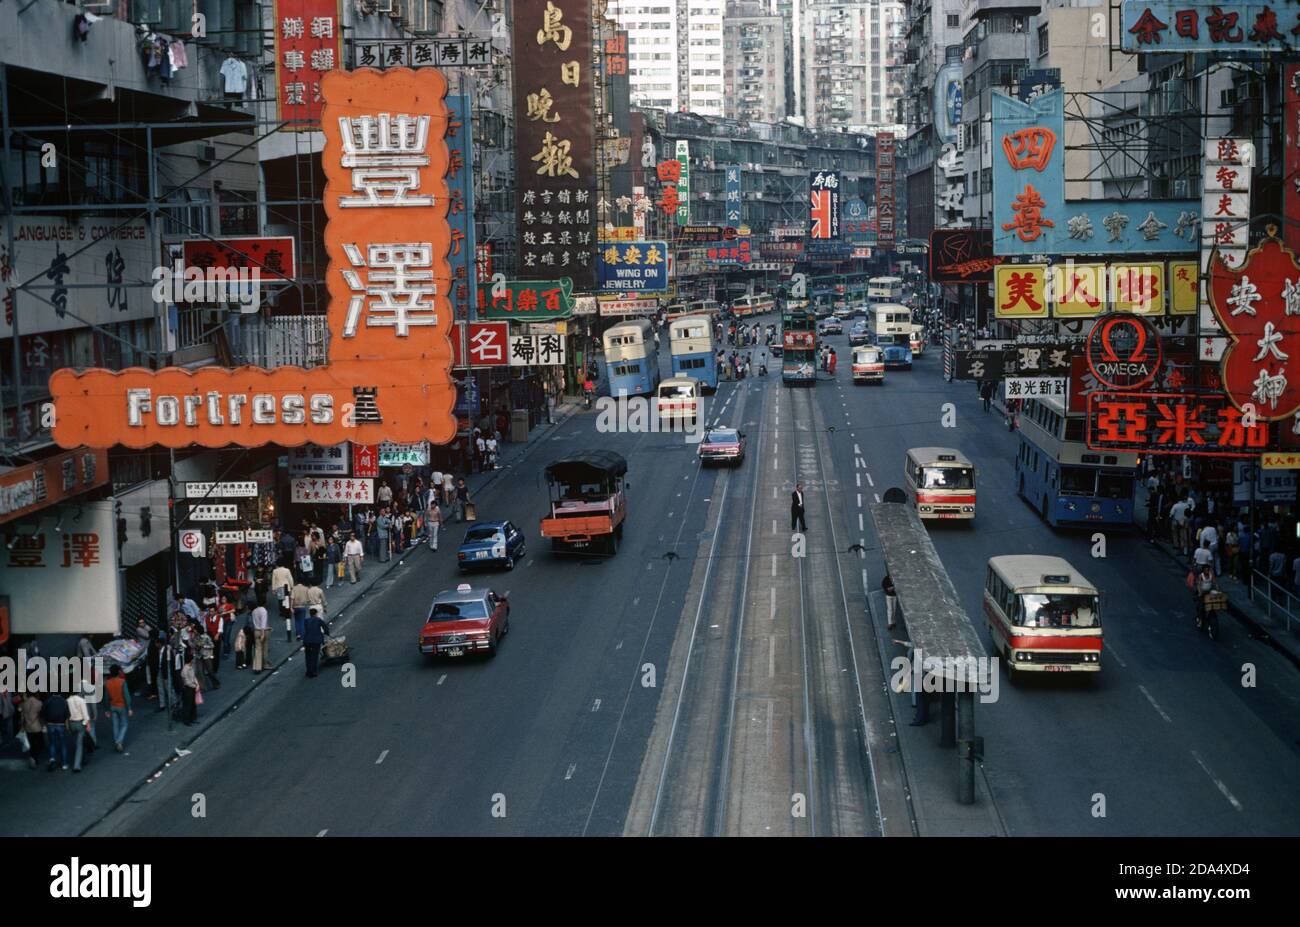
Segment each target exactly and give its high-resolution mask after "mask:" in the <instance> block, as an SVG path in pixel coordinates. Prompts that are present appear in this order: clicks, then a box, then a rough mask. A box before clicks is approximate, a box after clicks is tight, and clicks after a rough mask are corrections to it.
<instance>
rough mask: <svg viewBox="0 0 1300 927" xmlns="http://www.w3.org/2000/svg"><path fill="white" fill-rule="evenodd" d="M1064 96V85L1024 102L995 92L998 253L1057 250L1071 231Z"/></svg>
mask: <svg viewBox="0 0 1300 927" xmlns="http://www.w3.org/2000/svg"><path fill="white" fill-rule="evenodd" d="M1064 139H1065V98H1064V96H1063V94H1062V92H1061V91H1060V90H1056V91H1053V92H1052V93H1048V94H1044V95H1043V96H1041V97H1038V98H1036V99H1035V100H1034V101H1033V102H1031V103H1022V102H1021V101H1019V100H1016V99H1015V98H1013V97H1010V96H1008V95H1006V94H1002V93H996V92H995V93H994V94H993V241H994V243H995V246H994V251H995V252H996V253H998V254H1009V253H1017V252H1019V251H1021V250H1022V249H1020V248H1019V247H1011V248H1007V247H1005V245H1006V244H1018V243H1023V244H1031V245H1032V246H1033V247H1034V248H1035V249H1036V250H1037V252H1038V253H1044V252H1045V253H1049V254H1050V253H1052V252H1053V250H1054V248H1053V245H1054V242H1055V239H1056V238H1057V237H1058V236H1059V235H1062V234H1064V233H1065V232H1066V228H1065V226H1066V220H1065V217H1064V212H1065V170H1064V166H1063V165H1064V164H1065V153H1064V152H1063V151H1059V150H1058V146H1059V145H1062V144H1064Z"/></svg>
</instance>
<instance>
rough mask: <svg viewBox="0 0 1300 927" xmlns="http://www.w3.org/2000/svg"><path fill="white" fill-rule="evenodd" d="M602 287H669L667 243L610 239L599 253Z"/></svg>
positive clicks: (642, 288) (657, 288)
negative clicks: (615, 240)
mask: <svg viewBox="0 0 1300 927" xmlns="http://www.w3.org/2000/svg"><path fill="white" fill-rule="evenodd" d="M599 264H600V288H601V289H602V290H666V289H668V244H667V243H666V242H662V241H633V242H626V243H623V242H609V243H607V244H605V245H602V246H601V250H600V253H599Z"/></svg>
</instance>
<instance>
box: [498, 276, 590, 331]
mask: <svg viewBox="0 0 1300 927" xmlns="http://www.w3.org/2000/svg"><path fill="white" fill-rule="evenodd" d="M479 305H480V306H481V307H482V310H483V311H482V313H481V314H482V315H484V316H486V317H487V318H489V319H509V320H510V321H512V322H552V321H554V320H556V319H567V318H568V317H569V316H571V315H573V281H572V280H570V279H569V278H568V277H561V278H560V279H559V280H507V281H506V285H505V293H504V294H503V295H501V296H496V297H489V295H488V293H487V291H486V290H484V291H483V292H481V293H480V294H479Z"/></svg>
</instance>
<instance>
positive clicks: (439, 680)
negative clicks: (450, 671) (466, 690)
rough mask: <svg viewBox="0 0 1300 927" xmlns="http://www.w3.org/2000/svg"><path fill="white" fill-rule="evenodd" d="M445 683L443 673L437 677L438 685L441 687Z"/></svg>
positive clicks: (444, 674)
mask: <svg viewBox="0 0 1300 927" xmlns="http://www.w3.org/2000/svg"><path fill="white" fill-rule="evenodd" d="M446 681H447V674H446V673H443V674H442V675H441V676H439V677H438V685H442V684H443V683H444V682H446Z"/></svg>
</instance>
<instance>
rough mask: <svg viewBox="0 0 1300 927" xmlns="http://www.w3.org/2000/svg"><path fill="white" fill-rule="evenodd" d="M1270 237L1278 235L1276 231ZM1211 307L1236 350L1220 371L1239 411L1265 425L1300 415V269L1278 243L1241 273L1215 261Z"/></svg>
mask: <svg viewBox="0 0 1300 927" xmlns="http://www.w3.org/2000/svg"><path fill="white" fill-rule="evenodd" d="M1270 231H1275V230H1273V229H1271V230H1270ZM1207 286H1208V289H1209V291H1210V292H1209V296H1210V305H1211V307H1212V308H1213V310H1214V314H1215V316H1216V317H1217V318H1218V320H1219V322H1220V323H1221V324H1222V326H1223V329H1224V331H1225V332H1226V334H1227V335H1228V337H1229V339H1230V341H1231V344H1230V346H1229V347H1228V348H1227V350H1226V351H1225V352H1224V354H1223V359H1222V363H1221V365H1220V369H1221V370H1222V372H1223V385H1224V390H1225V392H1226V393H1227V395H1228V397H1229V398H1230V399H1231V400H1232V404H1233V405H1234V406H1236V407H1237V408H1238V409H1241V410H1243V411H1245V410H1246V407H1247V405H1251V406H1253V408H1254V411H1255V415H1257V416H1258V417H1259V419H1260V420H1261V421H1277V420H1279V419H1284V418H1289V417H1291V416H1292V415H1294V414H1295V413H1296V411H1297V410H1300V371H1296V370H1295V368H1294V367H1293V366H1292V365H1291V359H1292V358H1295V359H1296V360H1297V361H1300V264H1297V263H1296V259H1295V255H1294V254H1293V253H1292V252H1291V251H1290V250H1289V249H1287V248H1286V247H1285V246H1284V245H1283V244H1282V242H1281V241H1280V240H1279V239H1277V238H1276V237H1270V238H1268V239H1266V240H1265V241H1264V242H1263V243H1262V244H1261V245H1260V246H1259V247H1257V248H1255V249H1254V250H1253V251H1251V252H1250V254H1249V256H1248V257H1247V258H1246V262H1245V263H1244V264H1243V265H1242V267H1241V269H1240V270H1233V269H1231V268H1229V267H1225V266H1224V265H1223V264H1222V263H1221V262H1219V261H1215V262H1213V264H1212V265H1211V269H1210V279H1209V282H1208V284H1207Z"/></svg>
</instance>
